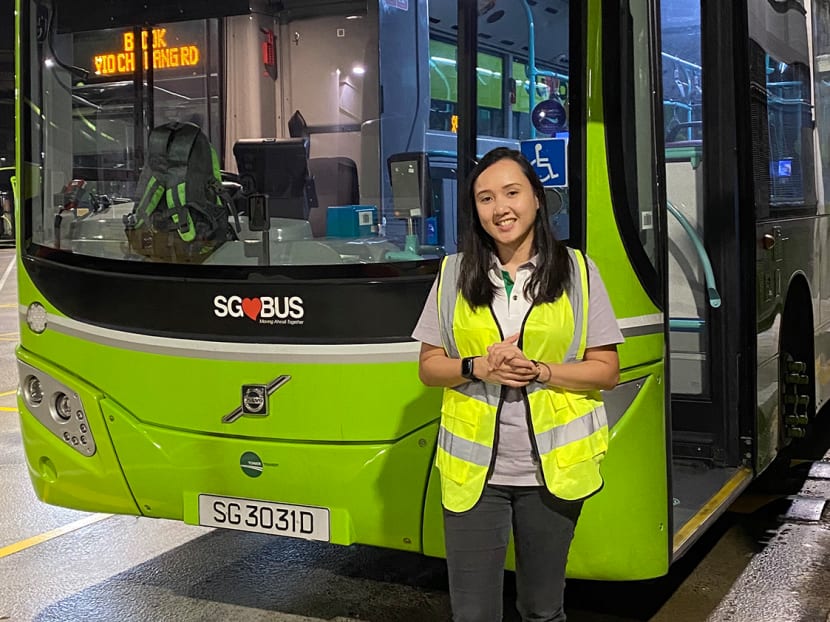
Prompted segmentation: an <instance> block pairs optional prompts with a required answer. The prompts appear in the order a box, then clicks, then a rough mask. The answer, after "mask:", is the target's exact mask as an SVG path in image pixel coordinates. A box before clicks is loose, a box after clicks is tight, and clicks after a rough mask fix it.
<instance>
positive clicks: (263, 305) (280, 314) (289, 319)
mask: <svg viewBox="0 0 830 622" xmlns="http://www.w3.org/2000/svg"><path fill="white" fill-rule="evenodd" d="M213 312H214V313H215V314H216V317H219V318H226V317H232V318H244V317H247V318H248V319H249V320H252V321H254V322H257V321H258V322H260V323H262V324H302V323H303V316H304V315H305V309H303V299H302V298H300V297H299V296H281V297H271V296H260V297H258V298H243V297H242V296H216V297H215V298H214V299H213Z"/></svg>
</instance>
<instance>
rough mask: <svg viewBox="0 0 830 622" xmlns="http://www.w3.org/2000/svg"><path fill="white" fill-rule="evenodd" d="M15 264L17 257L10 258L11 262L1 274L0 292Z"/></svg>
mask: <svg viewBox="0 0 830 622" xmlns="http://www.w3.org/2000/svg"><path fill="white" fill-rule="evenodd" d="M15 263H17V257H12V260H11V261H10V262H9V265H8V266H7V267H6V271H5V272H4V273H3V276H2V277H0V291H2V290H3V286H4V285H5V284H6V281H7V280H8V279H9V274H11V271H12V268H14V265H15Z"/></svg>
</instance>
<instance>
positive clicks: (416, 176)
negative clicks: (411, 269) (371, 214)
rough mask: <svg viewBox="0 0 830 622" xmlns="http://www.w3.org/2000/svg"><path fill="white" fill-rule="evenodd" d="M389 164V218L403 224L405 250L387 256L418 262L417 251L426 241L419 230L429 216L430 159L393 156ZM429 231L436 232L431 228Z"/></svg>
mask: <svg viewBox="0 0 830 622" xmlns="http://www.w3.org/2000/svg"><path fill="white" fill-rule="evenodd" d="M388 164H389V181H390V183H391V185H392V217H393V218H401V219H403V220H405V221H406V241H405V243H404V250H403V252H402V253H390V254H389V255H390V258H391V259H398V260H401V259H420V258H421V255H420V254H419V248H420V245H421V243H422V241H424V240H423V238H424V237H425V232H424V231H422V229H425V228H426V225H425V223H426V220H425V219H429V218H430V217H431V215H432V189H431V184H430V179H429V158H428V157H427V154H426V153H424V152H422V151H419V152H408V153H396V154H394V155H392V156H390V157H389V160H388ZM432 230H433V231H434V230H435V229H434V226H433V229H432ZM419 234H420V236H421V239H419ZM392 255H394V257H392Z"/></svg>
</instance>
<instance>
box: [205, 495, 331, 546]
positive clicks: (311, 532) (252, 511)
mask: <svg viewBox="0 0 830 622" xmlns="http://www.w3.org/2000/svg"><path fill="white" fill-rule="evenodd" d="M199 524H200V525H204V526H206V527H222V528H224V529H238V530H240V531H251V532H254V533H268V534H271V535H279V536H290V537H292V538H303V539H305V540H321V541H323V542H328V541H329V511H328V509H327V508H318V507H313V506H307V505H289V504H286V503H271V502H270V501H257V500H255V499H236V498H234V497H216V496H213V495H199Z"/></svg>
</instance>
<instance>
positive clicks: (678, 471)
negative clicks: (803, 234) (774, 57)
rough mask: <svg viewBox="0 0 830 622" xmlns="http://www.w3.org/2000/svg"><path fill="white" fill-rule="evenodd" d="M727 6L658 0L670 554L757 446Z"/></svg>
mask: <svg viewBox="0 0 830 622" xmlns="http://www.w3.org/2000/svg"><path fill="white" fill-rule="evenodd" d="M731 5H732V3H706V2H701V1H700V0H698V1H692V2H689V0H661V2H660V12H661V45H662V49H661V62H662V79H663V111H662V112H663V120H664V137H663V138H664V147H665V152H664V153H665V188H666V209H667V212H668V213H667V225H668V249H667V250H668V314H669V342H670V348H669V352H670V358H671V360H670V388H671V428H672V435H671V438H672V494H673V504H674V526H675V553H678V552H679V549H680V548H682V547H683V546H684V544H685V543H686V542H687V539H686V538H685V534H692V533H695V532H696V531H698V527H700V526H701V525H702V524H703V523H704V522H706V521H708V520H711V519H712V518H713V517H714V514H713V513H709V512H706V511H703V508H704V506H706V507H710V508H711V507H712V505H711V504H710V503H709V502H710V500H711V499H712V498H713V497H714V496H715V495H716V494H718V493H720V494H721V495H723V493H724V491H726V492H727V494H726V496H725V497H724V496H722V497H721V498H726V499H728V498H729V496H730V495H732V494H737V492H739V490H740V489H741V488H742V486H743V485H744V484H745V483H746V482H747V481H748V475H749V473H748V469H746V468H744V465H748V464H749V463H750V458H751V452H752V447H751V440H750V439H751V437H750V431H749V430H748V429H746V426H744V425H743V423H744V422H745V421H747V420H748V415H749V412H750V411H751V410H752V409H751V407H750V405H751V404H752V403H753V402H752V399H753V392H752V387H751V386H749V385H750V384H751V383H750V382H746V381H745V380H744V378H746V377H750V378H751V375H750V376H747V375H745V376H743V378H742V376H741V370H742V369H743V368H744V367H743V366H745V365H751V364H754V358H753V357H752V354H751V351H750V350H749V349H748V347H750V343H751V340H750V339H749V338H748V337H747V335H749V334H751V333H752V324H753V323H752V321H751V319H749V318H752V317H753V316H752V311H751V307H749V308H748V309H749V313H748V314H745V311H746V310H747V309H745V307H746V306H747V304H749V303H751V302H752V297H751V292H752V286H751V282H752V278H751V275H753V274H754V266H752V265H750V264H749V261H751V260H749V261H747V260H746V259H745V254H746V249H745V244H744V242H745V241H746V236H745V235H744V229H745V228H744V227H743V225H741V220H742V216H743V214H742V213H741V211H740V206H741V204H742V201H741V199H742V197H740V196H738V191H737V190H736V189H737V188H738V187H739V185H738V183H737V181H736V180H737V162H736V157H735V153H736V152H737V151H738V150H737V138H736V132H735V131H730V130H733V129H734V128H736V125H737V121H736V110H735V91H734V90H733V89H734V87H733V85H734V83H735V77H734V72H735V67H734V66H731V65H730V64H729V63H725V62H723V59H727V58H734V54H733V53H732V49H731V48H732V45H733V40H734V37H735V36H738V35H736V34H734V33H735V32H738V31H740V28H739V26H738V24H737V23H736V18H735V16H736V15H739V12H738V10H736V9H732V7H731ZM750 235H751V234H750ZM747 290H748V292H749V294H747ZM741 408H743V409H744V411H743V412H741V410H740V409H741ZM742 416H743V417H744V418H743V419H742Z"/></svg>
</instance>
